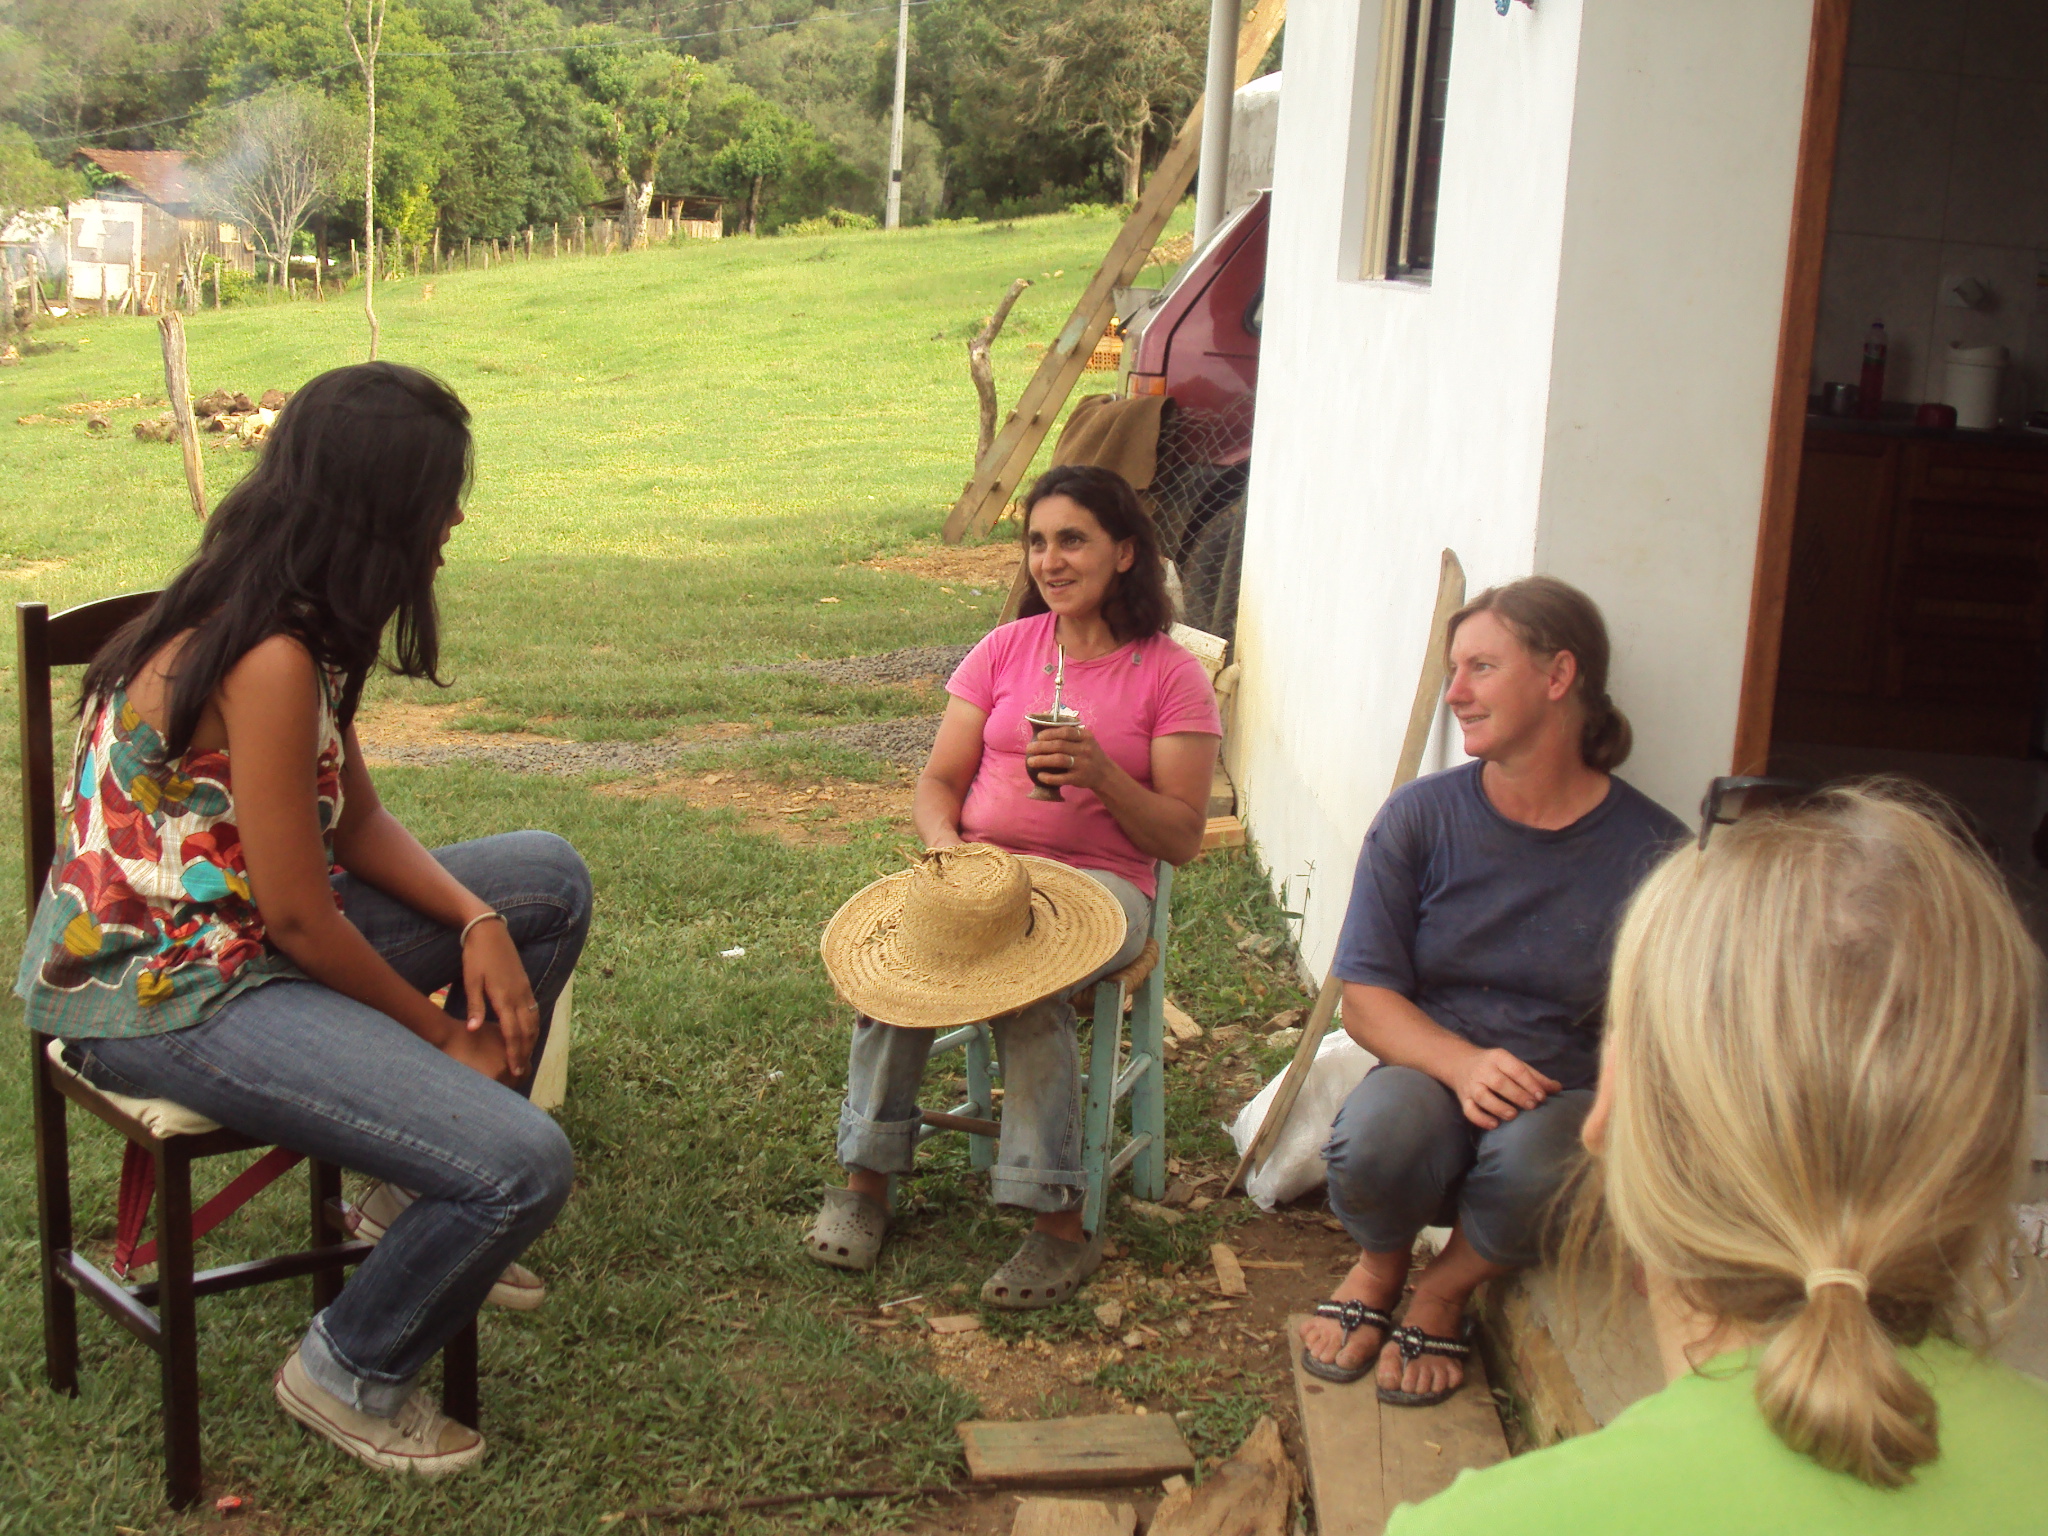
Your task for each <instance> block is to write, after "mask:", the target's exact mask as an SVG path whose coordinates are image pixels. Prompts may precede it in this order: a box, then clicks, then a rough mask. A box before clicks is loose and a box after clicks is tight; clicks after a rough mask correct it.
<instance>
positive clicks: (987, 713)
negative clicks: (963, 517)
mask: <svg viewBox="0 0 2048 1536" xmlns="http://www.w3.org/2000/svg"><path fill="white" fill-rule="evenodd" d="M1024 552H1025V559H1026V561H1027V562H1028V564H1029V567H1030V572H1031V588H1030V590H1029V591H1028V592H1026V593H1025V595H1024V601H1023V603H1022V605H1021V616H1020V617H1019V618H1018V619H1017V620H1016V621H1015V622H1014V623H1010V624H1004V625H1002V626H1000V627H999V628H997V629H995V630H993V631H991V632H990V633H989V634H988V635H987V636H986V637H984V638H983V640H982V642H981V643H980V644H979V645H977V646H976V647H975V648H974V649H973V651H971V652H970V653H969V654H968V656H967V659H966V660H965V661H963V662H961V663H960V666H959V668H958V669H957V670H956V671H955V672H954V673H953V677H952V680H951V681H950V682H949V683H948V684H947V685H946V691H947V692H948V693H949V694H951V695H952V698H951V699H950V700H949V702H948V703H947V705H946V715H945V719H944V720H943V721H942V722H941V723H940V725H939V735H938V740H937V741H935V742H934V743H933V744H932V754H931V757H930V759H929V760H927V762H926V763H925V767H924V773H923V775H922V776H921V777H920V778H919V779H918V783H917V801H916V808H915V812H914V815H915V819H916V822H917V830H918V835H919V836H921V837H922V838H923V839H924V841H925V843H926V845H927V846H928V847H932V848H945V847H950V846H952V845H954V844H957V843H962V842H980V843H994V844H995V845H997V846H998V847H1001V848H1006V849H1008V850H1009V851H1010V852H1012V853H1020V854H1033V855H1036V856H1038V857H1040V858H1048V859H1058V860H1060V861H1062V862H1063V863H1067V864H1071V865H1073V866H1075V867H1076V868H1077V869H1080V870H1082V871H1084V872H1086V873H1087V874H1088V875H1090V876H1091V877H1093V878H1094V879H1095V880H1097V881H1099V882H1100V883H1101V884H1102V885H1103V886H1104V887H1105V888H1107V889H1108V890H1109V892H1110V893H1111V894H1112V895H1114V896H1115V897H1116V898H1117V900H1118V902H1119V903H1120V904H1121V905H1122V906H1123V909H1124V916H1125V920H1126V924H1127V928H1126V934H1125V939H1124V947H1123V949H1122V950H1121V951H1120V952H1119V953H1118V954H1117V955H1116V956H1115V957H1114V958H1113V959H1111V960H1110V962H1109V963H1108V964H1107V965H1105V966H1103V967H1102V969H1101V970H1100V971H1098V972H1097V973H1096V974H1095V976H1091V977H1089V978H1088V981H1093V980H1095V979H1096V977H1097V976H1106V975H1108V974H1109V973H1110V972H1111V971H1114V970H1118V969H1120V968H1122V967H1123V966H1125V965H1128V964H1129V963H1130V962H1131V961H1132V960H1133V959H1135V958H1136V956H1137V954H1138V951H1139V950H1140V949H1142V948H1143V947H1144V943H1145V937H1146V935H1147V934H1148V933H1149V932H1150V931H1151V927H1152V897H1153V895H1154V893H1155V892H1156V891H1157V889H1158V880H1157V874H1156V870H1157V863H1158V861H1159V860H1161V859H1164V860H1165V861H1166V862H1167V863H1169V864H1175V865H1178V864H1183V863H1185V862H1186V861H1187V860H1189V859H1191V858H1193V857H1194V856H1195V854H1196V853H1197V852H1198V851H1199V850H1200V848H1201V846H1202V830H1203V825H1204V819H1205V817H1206V815H1207V809H1208V800H1209V780H1210V776H1211V774H1212V773H1213V772H1214V770H1215V764H1216V749H1217V745H1218V743H1219V742H1220V740H1221V738H1222V735H1223V727H1222V723H1221V721H1220V719H1219V718H1218V716H1217V713H1216V697H1215V694H1214V692H1213V691H1212V690H1211V689H1210V687H1209V678H1208V674H1207V673H1206V672H1205V671H1204V670H1203V669H1202V664H1201V663H1200V662H1198V661H1197V660H1195V658H1194V657H1193V656H1191V655H1189V654H1188V653H1187V652H1186V651H1185V650H1183V649H1181V647H1180V646H1178V645H1176V644H1174V642H1173V641H1172V640H1170V639H1169V638H1167V633H1166V632H1167V630H1168V629H1169V628H1170V627H1171V626H1172V623H1173V605H1172V601H1171V599H1170V598H1169V597H1168V596H1167V592H1166V579H1165V568H1164V565H1163V562H1162V561H1161V558H1160V554H1159V540H1158V535H1157V534H1156V533H1155V532H1154V530H1153V527H1152V520H1151V518H1150V517H1148V516H1147V515H1146V513H1145V510H1144V508H1143V507H1142V506H1141V505H1140V504H1139V502H1138V498H1137V494H1136V493H1135V492H1134V491H1133V490H1132V489H1131V487H1130V485H1129V484H1128V483H1127V482H1126V481H1125V480H1124V479H1123V477H1122V476H1120V475H1118V474H1116V473H1114V472H1113V471H1111V470H1107V469H1098V468H1095V467H1093V466H1089V465H1079V464H1076V465H1066V466H1063V467H1061V468H1058V469H1053V470H1048V471H1047V472H1046V473H1045V474H1044V475H1042V476H1040V477H1039V479H1038V482H1037V483H1036V484H1035V485H1033V486H1032V488H1031V491H1030V494H1029V495H1027V496H1026V497H1025V499H1024ZM1062 650H1064V651H1065V653H1066V673H1065V686H1064V690H1063V692H1062V695H1061V702H1062V703H1063V704H1064V705H1065V706H1067V707H1068V708H1071V709H1074V710H1076V711H1078V712H1079V714H1080V717H1081V723H1080V724H1079V725H1076V726H1062V727H1057V728H1054V729H1052V730H1048V731H1046V732H1045V733H1044V734H1043V735H1042V736H1040V737H1038V739H1037V741H1036V743H1035V744H1034V743H1033V741H1032V734H1031V727H1030V725H1029V724H1028V723H1026V721H1025V719H1024V716H1025V715H1027V714H1031V713H1037V712H1040V711H1043V710H1045V709H1047V708H1048V707H1050V705H1051V704H1052V695H1053V677H1054V672H1055V669H1056V667H1057V665H1058V657H1059V653H1060V651H1062ZM1027 766H1028V767H1029V768H1031V769H1033V770H1036V771H1037V772H1038V773H1039V774H1040V775H1041V777H1042V778H1043V780H1044V781H1045V782H1046V783H1048V784H1057V785H1059V786H1061V789H1062V796H1061V798H1060V799H1059V800H1057V801H1046V800H1032V799H1029V798H1028V795H1029V793H1030V790H1031V781H1030V779H1029V778H1028V777H1027V775H1026V768H1027ZM1086 984H1087V982H1083V983H1082V985H1084V986H1085V985H1086ZM989 1022H990V1024H991V1025H992V1026H993V1029H994V1033H995V1040H996V1050H997V1052H998V1054H999V1055H1000V1057H1001V1059H1002V1065H1003V1132H1002V1139H1001V1143H1000V1147H999V1150H998V1152H997V1155H996V1165H995V1168H994V1169H993V1171H992V1174H991V1180H990V1193H991V1195H992V1196H993V1198H994V1199H995V1201H996V1203H997V1204H999V1205H1014V1206H1020V1207H1022V1208H1024V1209H1026V1210H1030V1211H1034V1212H1036V1213H1037V1219H1036V1222H1035V1225H1034V1227H1033V1230H1032V1231H1031V1233H1030V1234H1029V1235H1028V1236H1027V1237H1026V1238H1025V1240H1024V1245H1023V1246H1022V1247H1021V1248H1020V1249H1018V1251H1017V1252H1016V1254H1014V1255H1013V1256H1012V1257H1011V1258H1010V1259H1009V1261H1008V1262H1007V1263H1005V1264H1004V1265H1003V1267H1002V1268H1001V1269H999V1270H997V1271H996V1273H995V1274H994V1275H993V1276H991V1277H990V1279H989V1281H988V1283H987V1284H986V1285H984V1286H983V1287H982V1293H981V1294H982V1299H983V1300H984V1301H986V1302H987V1303H989V1304H990V1305H991V1306H997V1307H1009V1308H1016V1309H1020V1310H1021V1309H1028V1308H1035V1307H1045V1306H1052V1305H1054V1304H1055V1303H1057V1302H1061V1301H1065V1300H1066V1299H1067V1298H1068V1297H1070V1296H1072V1295H1073V1294H1074V1292H1075V1291H1076V1290H1077V1289H1079V1287H1080V1285H1081V1283H1082V1282H1083V1281H1084V1280H1086V1279H1087V1278H1088V1276H1089V1275H1090V1274H1092V1273H1093V1272H1094V1270H1095V1269H1096V1267H1097V1266H1098V1265H1099V1264H1100V1263H1101V1262H1102V1234H1101V1233H1100V1232H1092V1233H1091V1232H1086V1231H1084V1230H1083V1229H1082V1226H1081V1207H1082V1203H1083V1200H1084V1198H1085V1196H1086V1193H1087V1176H1086V1174H1085V1173H1083V1171H1082V1167H1081V1053H1080V1047H1079V1045H1078V1043H1077V1041H1076V1039H1075V1034H1074V1011H1073V1009H1072V1008H1070V1007H1069V1006H1068V1005H1067V1003H1066V1000H1065V998H1064V997H1063V996H1060V997H1050V998H1046V999H1044V1000H1043V1001H1040V1002H1037V1003H1033V1004H1032V1005H1031V1006H1030V1007H1028V1008H1022V1009H1019V1010H1018V1011H1017V1012H1015V1013H1012V1014H1007V1015H1005V1016H1003V1017H1001V1018H998V1019H991V1020H990V1021H989ZM932 1038H933V1035H932V1031H930V1030H927V1029H898V1028H897V1027H896V1026H894V1025H892V1024H888V1023H884V1022H882V1021H880V1020H876V1019H869V1018H862V1019H861V1020H860V1021H859V1023H858V1024H857V1025H856V1026H855V1029H854V1033H853V1049H852V1056H851V1060H850V1063H849V1067H848V1074H847V1077H848V1082H847V1095H846V1103H845V1105H844V1106H843V1107H842V1108H841V1110H840V1115H839V1142H838V1153H839V1161H840V1162H841V1163H843V1164H844V1165H845V1166H846V1170H847V1187H846V1188H845V1189H835V1190H831V1191H829V1192H828V1193H827V1194H826V1197H825V1207H824V1210H823V1211H822V1212H821V1213H820V1215H819V1217H818V1219H817V1221H816V1223H815V1224H814V1225H813V1226H812V1228H811V1230H810V1232H809V1233H808V1234H807V1235H806V1238H805V1244H804V1246H805V1251H806V1252H808V1253H809V1254H810V1255H811V1256H812V1257H813V1258H814V1259H817V1260H818V1261H820V1262H821V1263H825V1264H830V1265H833V1266H834V1267H836V1268H840V1269H868V1268H870V1267H872V1265H873V1264H874V1262H875V1258H876V1256H877V1255H878V1254H879V1253H880V1252H881V1248H882V1240H883V1238H884V1237H885V1236H886V1235H887V1233H888V1229H889V1220H890V1217H889V1208H888V1187H889V1176H890V1175H891V1174H895V1173H907V1172H909V1171H910V1166H911V1157H912V1154H913V1152H914V1151H915V1150H916V1147H917V1133H918V1127H919V1125H920V1123H921V1122H920V1120H919V1110H918V1105H917V1090H918V1085H919V1082H920V1080H921V1079H922V1077H923V1074H924V1066H925V1060H926V1058H927V1056H928V1055H929V1054H930V1052H931V1046H932Z"/></svg>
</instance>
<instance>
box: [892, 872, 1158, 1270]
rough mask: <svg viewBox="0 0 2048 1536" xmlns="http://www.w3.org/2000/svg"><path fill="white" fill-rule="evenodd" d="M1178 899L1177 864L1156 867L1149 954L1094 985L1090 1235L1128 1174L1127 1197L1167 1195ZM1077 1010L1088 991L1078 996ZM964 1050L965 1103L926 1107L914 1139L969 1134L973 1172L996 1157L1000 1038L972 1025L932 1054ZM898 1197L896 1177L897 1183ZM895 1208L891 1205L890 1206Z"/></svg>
mask: <svg viewBox="0 0 2048 1536" xmlns="http://www.w3.org/2000/svg"><path fill="white" fill-rule="evenodd" d="M1172 896H1173V866H1172V865H1170V864H1161V865H1160V866H1159V892H1158V895H1157V896H1156V897H1154V899H1153V902H1152V933H1151V935H1150V937H1148V938H1147V939H1146V940H1145V947H1144V949H1143V950H1141V951H1140V952H1139V954H1138V958H1137V959H1135V960H1133V961H1132V962H1131V963H1130V964H1129V965H1127V966H1125V967H1124V968H1123V969H1122V970H1120V971H1117V972H1115V973H1113V974H1111V975H1109V976H1105V977H1104V978H1103V979H1102V980H1101V981H1099V982H1097V983H1096V984H1095V985H1094V986H1093V987H1092V988H1089V989H1087V990H1089V991H1092V992H1093V993H1094V994H1095V996H1094V1013H1095V1028H1094V1037H1093V1040H1092V1041H1091V1043H1090V1047H1089V1057H1088V1070H1087V1071H1086V1072H1085V1073H1083V1074H1082V1077H1081V1088H1082V1092H1083V1093H1084V1094H1086V1096H1087V1102H1086V1106H1085V1108H1084V1110H1083V1116H1082V1140H1081V1167H1082V1170H1083V1171H1084V1172H1085V1173H1086V1174H1087V1176H1088V1200H1087V1203H1086V1204H1085V1205H1084V1206H1083V1207H1082V1209H1081V1225H1082V1227H1083V1228H1085V1229H1086V1230H1087V1231H1088V1232H1090V1233H1093V1232H1096V1231H1099V1230H1100V1229H1101V1226H1102V1212H1103V1206H1104V1202H1105V1200H1106V1199H1107V1196H1108V1193H1109V1185H1110V1182H1111V1181H1112V1180H1113V1179H1115V1178H1116V1176H1117V1175H1118V1174H1120V1173H1122V1172H1123V1171H1124V1170H1125V1169H1126V1168H1128V1169H1130V1170H1131V1192H1132V1193H1133V1194H1135V1195H1136V1196H1138V1198H1139V1199H1141V1200H1157V1199H1158V1198H1159V1197H1160V1196H1161V1195H1163V1194H1165V1193H1166V963H1165V962H1166V937H1167V927H1168V914H1169V910H1170V908H1171V905H1172ZM1126 998H1129V999H1130V1001H1131V1049H1130V1053H1129V1055H1128V1056H1126V1055H1125V1053H1124V1049H1123V1029H1124V1000H1125V999H1126ZM1072 1000H1073V1002H1074V1005H1075V1007H1076V1008H1083V1007H1085V1003H1084V999H1083V994H1082V993H1080V992H1076V993H1075V994H1074V995H1073V999H1072ZM947 1051H965V1052H966V1055H967V1101H966V1102H965V1103H963V1104H960V1105H958V1106H957V1107H956V1108H954V1109H953V1110H951V1111H950V1112H948V1113H944V1114H941V1113H938V1112H937V1111H933V1110H926V1111H925V1114H924V1127H923V1129H921V1130H920V1131H919V1132H918V1135H917V1139H918V1140H919V1141H920V1142H922V1141H924V1140H925V1138H926V1137H929V1136H937V1135H940V1134H942V1133H943V1132H946V1131H964V1132H965V1133H966V1134H967V1147H968V1153H967V1155H968V1160H969V1162H970V1163H971V1164H972V1165H973V1166H974V1167H975V1168H977V1169H986V1168H989V1167H991V1166H992V1165H993V1164H994V1163H995V1160H996V1137H997V1135H998V1133H999V1130H1000V1127H999V1126H998V1124H997V1122H996V1120H995V1118H994V1113H995V1101H994V1096H993V1094H992V1093H991V1091H990V1090H991V1088H992V1087H993V1085H994V1079H995V1076H996V1070H997V1064H996V1053H995V1045H994V1039H993V1037H992V1036H991V1035H990V1033H989V1027H988V1025H986V1024H968V1025H964V1026H963V1027H961V1028H959V1029H956V1030H953V1031H952V1032H951V1033H949V1034H945V1035H941V1036H940V1037H939V1038H938V1039H937V1040H936V1041H934V1042H933V1044H932V1054H933V1055H934V1056H938V1055H941V1054H943V1053H945V1052H947ZM1124 1098H1129V1099H1130V1101H1131V1134H1130V1138H1129V1140H1127V1141H1125V1142H1124V1144H1123V1145H1122V1146H1121V1147H1119V1148H1117V1149H1116V1151H1115V1152H1114V1153H1112V1152H1111V1150H1110V1148H1111V1145H1112V1143H1113V1142H1114V1140H1115V1136H1116V1106H1117V1103H1118V1101H1119V1100H1121V1099H1124ZM890 1182H891V1185H892V1189H891V1194H892V1196H893V1193H894V1190H893V1185H894V1182H895V1181H894V1180H893V1179H892V1180H891V1181H890ZM892 1203H893V1200H892Z"/></svg>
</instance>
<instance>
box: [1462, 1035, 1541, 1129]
mask: <svg viewBox="0 0 2048 1536" xmlns="http://www.w3.org/2000/svg"><path fill="white" fill-rule="evenodd" d="M1563 1087H1564V1084H1562V1083H1560V1082H1558V1081H1557V1080H1556V1079H1555V1078H1550V1077H1545V1076H1544V1075H1543V1074H1542V1073H1541V1072H1538V1071H1537V1070H1536V1069H1535V1068H1534V1067H1532V1066H1530V1065H1529V1064H1528V1063H1527V1062H1526V1061H1524V1060H1522V1059H1521V1057H1519V1056H1517V1055H1515V1054H1514V1052H1512V1051H1503V1050H1497V1049H1496V1050H1490V1051H1481V1050H1475V1051H1473V1052H1472V1053H1471V1054H1470V1055H1468V1056H1465V1057H1464V1058H1463V1059H1462V1061H1461V1063H1460V1065H1459V1066H1458V1068H1457V1070H1456V1071H1455V1072H1454V1073H1453V1080H1452V1082H1451V1083H1450V1089H1451V1091H1452V1092H1453V1093H1455V1094H1457V1096H1458V1105H1459V1107H1460V1108H1462V1109H1463V1110H1464V1111H1465V1118H1466V1119H1467V1120H1470V1121H1471V1122H1472V1123H1473V1124H1474V1125H1476V1126H1478V1127H1479V1128H1480V1129H1482V1130H1487V1131H1490V1130H1493V1129H1495V1128H1496V1127H1498V1126H1499V1125H1500V1124H1501V1123H1502V1122H1503V1121H1507V1120H1512V1119H1514V1118H1515V1116H1516V1115H1517V1114H1519V1113H1520V1112H1521V1111H1523V1110H1525V1109H1534V1108H1535V1107H1536V1106H1537V1105H1539V1104H1541V1103H1542V1102H1543V1101H1544V1100H1545V1099H1547V1098H1549V1097H1550V1096H1551V1095H1552V1094H1553V1093H1556V1092H1558V1091H1559V1090H1560V1089H1562V1088H1563Z"/></svg>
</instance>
